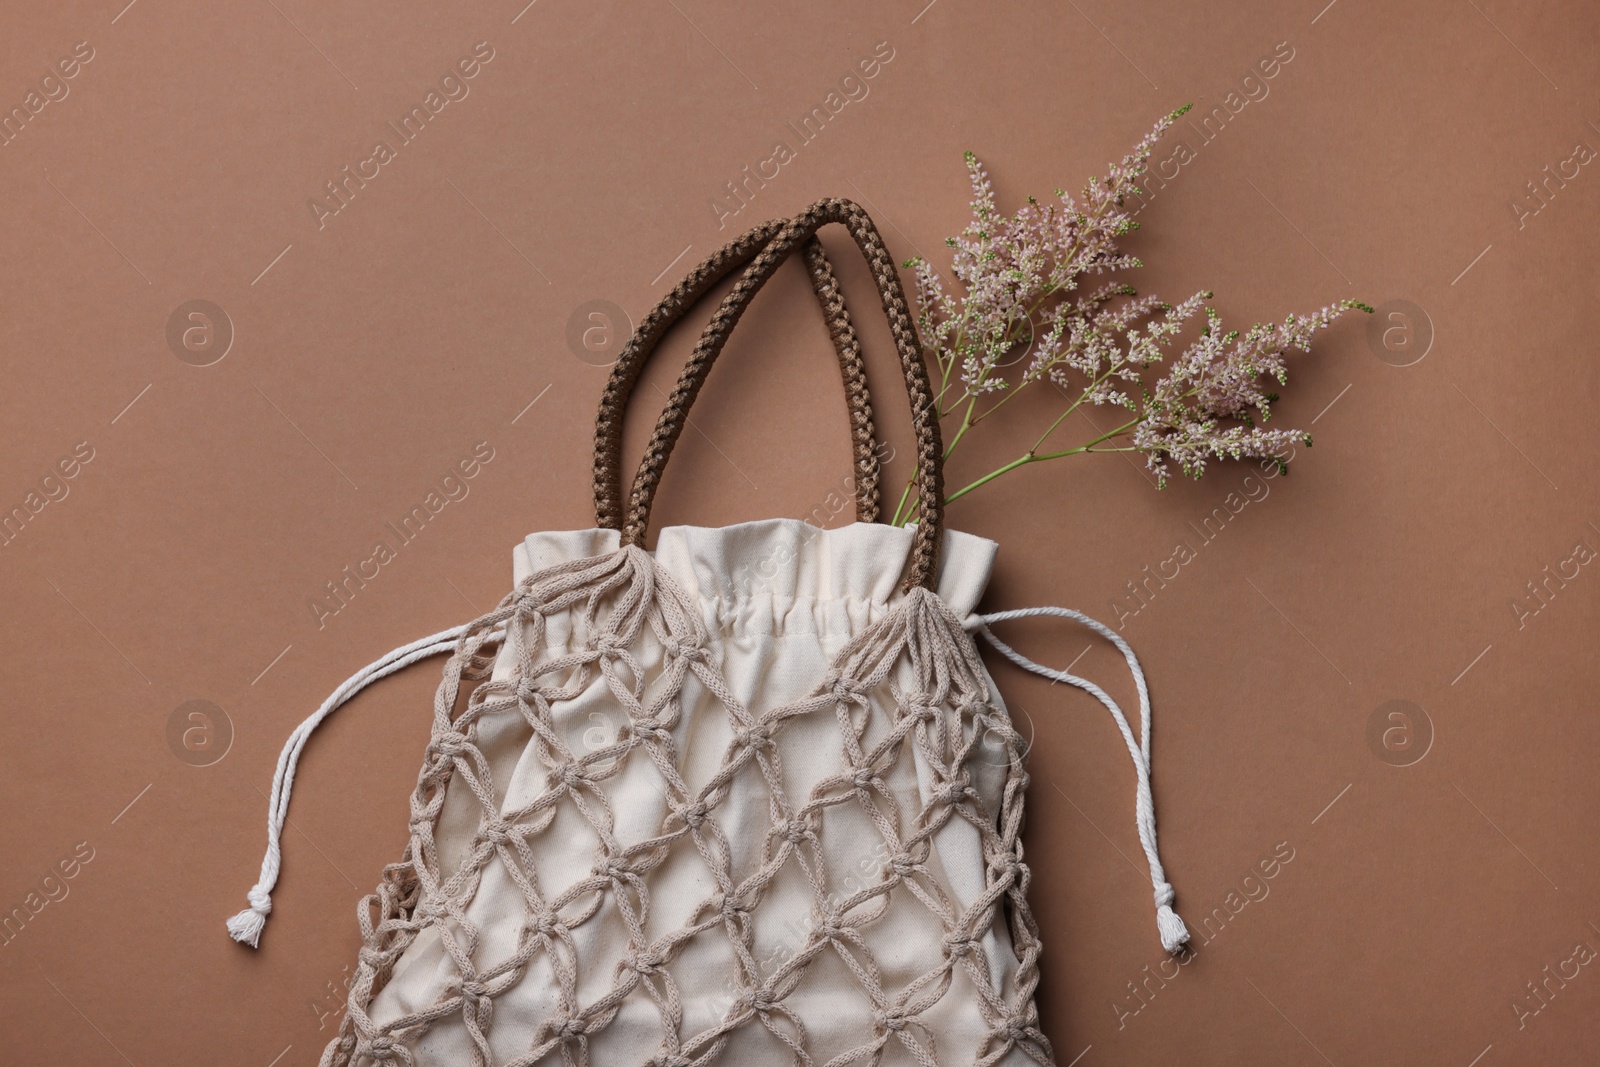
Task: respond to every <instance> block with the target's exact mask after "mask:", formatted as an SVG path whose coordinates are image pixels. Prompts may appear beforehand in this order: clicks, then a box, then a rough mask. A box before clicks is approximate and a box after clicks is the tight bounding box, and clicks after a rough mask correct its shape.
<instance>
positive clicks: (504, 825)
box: [478, 819, 516, 845]
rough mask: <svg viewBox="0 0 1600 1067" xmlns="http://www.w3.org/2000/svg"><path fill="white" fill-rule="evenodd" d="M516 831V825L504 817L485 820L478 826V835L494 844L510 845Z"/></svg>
mask: <svg viewBox="0 0 1600 1067" xmlns="http://www.w3.org/2000/svg"><path fill="white" fill-rule="evenodd" d="M515 833H516V827H514V826H512V825H511V824H510V823H508V822H506V821H505V820H504V819H494V820H491V821H487V822H484V823H483V824H482V825H480V826H479V827H478V837H479V838H481V839H482V840H484V841H487V842H489V843H490V844H492V845H508V844H510V843H511V838H512V837H513V836H514V834H515Z"/></svg>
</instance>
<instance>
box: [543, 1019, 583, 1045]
mask: <svg viewBox="0 0 1600 1067" xmlns="http://www.w3.org/2000/svg"><path fill="white" fill-rule="evenodd" d="M588 1032H589V1028H588V1026H587V1025H586V1024H585V1023H584V1021H583V1020H582V1019H574V1018H571V1017H570V1016H569V1017H568V1018H565V1019H562V1020H560V1021H558V1022H553V1023H551V1024H550V1033H551V1035H552V1036H554V1037H558V1038H560V1039H561V1040H563V1041H572V1040H574V1039H576V1038H580V1037H582V1036H583V1035H585V1034H587V1033H588Z"/></svg>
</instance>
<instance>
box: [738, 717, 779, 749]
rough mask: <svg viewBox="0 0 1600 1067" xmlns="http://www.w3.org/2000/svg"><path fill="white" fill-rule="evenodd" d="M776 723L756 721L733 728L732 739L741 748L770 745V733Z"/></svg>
mask: <svg viewBox="0 0 1600 1067" xmlns="http://www.w3.org/2000/svg"><path fill="white" fill-rule="evenodd" d="M775 726H776V724H775V723H771V722H758V723H755V724H754V725H753V726H749V727H745V728H742V729H739V730H735V731H734V734H733V739H734V742H735V743H736V744H738V745H739V746H740V747H741V748H767V747H770V746H771V745H772V733H773V730H774V728H775Z"/></svg>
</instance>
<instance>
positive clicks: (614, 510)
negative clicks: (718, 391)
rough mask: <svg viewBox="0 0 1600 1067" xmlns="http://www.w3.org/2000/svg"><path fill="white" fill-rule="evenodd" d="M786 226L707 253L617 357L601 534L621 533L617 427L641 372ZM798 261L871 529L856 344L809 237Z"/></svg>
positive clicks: (599, 458) (871, 482) (605, 433)
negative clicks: (691, 314)
mask: <svg viewBox="0 0 1600 1067" xmlns="http://www.w3.org/2000/svg"><path fill="white" fill-rule="evenodd" d="M785 225H787V220H785V219H773V220H770V221H768V222H763V223H761V224H760V225H758V226H756V227H754V228H753V229H751V230H750V231H749V232H747V233H745V234H742V235H740V236H739V237H735V238H734V239H733V240H732V241H729V242H728V243H727V244H725V245H723V246H722V247H721V248H719V249H717V251H715V252H713V253H712V254H711V255H710V256H708V257H707V258H706V260H705V261H704V262H703V263H701V264H700V265H699V266H698V267H696V268H695V269H694V270H692V271H690V272H689V273H688V275H686V276H685V277H684V279H683V280H682V281H681V282H679V283H678V284H677V285H676V286H675V287H674V288H673V290H672V291H671V292H670V293H668V294H667V295H666V296H664V297H662V298H661V302H660V303H659V304H657V305H656V306H655V308H654V309H653V310H651V312H650V313H649V314H648V315H646V316H645V317H644V320H643V321H642V322H640V323H639V328H638V329H637V330H635V331H634V334H633V336H632V337H631V338H629V340H628V343H627V345H626V346H625V347H624V348H623V350H622V354H621V355H620V356H618V357H617V362H616V364H615V365H614V366H613V367H612V368H611V377H610V378H609V379H608V380H607V382H606V388H605V392H604V393H602V394H601V397H600V413H599V415H598V416H597V417H596V419H595V433H594V510H595V520H596V524H597V525H598V526H600V527H601V528H602V529H609V530H620V529H622V521H623V517H624V515H623V508H622V420H623V415H624V413H625V411H626V408H627V404H628V398H629V396H630V395H631V394H632V392H633V389H634V386H635V385H636V384H637V383H638V380H639V375H640V374H641V372H642V371H643V370H644V365H645V364H646V363H647V362H649V360H650V357H651V356H652V355H653V354H654V353H655V349H656V346H657V345H658V344H659V343H660V341H661V338H662V337H663V336H665V335H666V333H667V331H668V330H669V329H671V328H672V326H673V324H675V323H676V322H677V321H678V320H679V319H681V318H683V316H684V315H685V314H686V313H687V312H688V311H689V309H690V308H692V307H693V306H694V305H695V304H696V303H697V302H698V301H699V300H700V298H701V297H703V296H704V295H705V294H706V293H708V292H710V291H711V289H712V288H713V287H715V286H716V285H717V283H718V282H720V281H722V280H723V279H724V278H726V277H727V276H728V275H729V274H732V273H733V272H734V271H735V270H737V269H738V268H740V267H743V266H744V265H745V264H747V263H749V262H750V260H751V258H752V257H754V256H755V254H756V253H757V252H758V251H760V250H761V248H762V247H763V246H765V245H766V244H767V243H768V242H769V241H771V240H772V238H773V237H774V236H776V235H777V234H778V233H779V232H780V231H782V230H783V228H784V226H785ZM804 253H805V262H806V269H807V273H808V274H809V276H810V278H811V288H812V290H813V291H814V292H815V293H816V294H817V300H818V302H819V303H820V304H821V305H822V314H823V318H824V319H825V320H826V322H827V325H828V334H829V336H830V337H831V338H832V339H833V346H834V349H835V351H836V352H837V353H838V356H839V370H840V373H841V375H842V377H843V379H844V388H845V400H846V403H847V405H848V408H849V414H850V437H851V443H852V449H853V451H854V454H855V458H854V464H855V487H856V519H857V521H860V522H877V521H878V492H879V474H880V472H879V463H878V451H877V433H876V430H875V428H874V426H873V422H872V394H871V393H870V392H869V391H868V389H867V372H866V367H865V365H864V364H863V363H862V359H861V341H860V339H859V338H858V337H857V335H856V327H855V323H854V322H852V321H851V319H850V312H849V310H848V308H846V307H845V302H844V294H843V293H842V292H841V291H840V289H839V279H838V277H837V276H836V275H835V274H834V273H833V264H831V263H830V262H828V256H827V253H825V252H824V251H823V250H822V242H820V241H818V240H817V239H816V238H815V237H814V236H813V237H811V238H809V239H807V240H806V242H805V246H804Z"/></svg>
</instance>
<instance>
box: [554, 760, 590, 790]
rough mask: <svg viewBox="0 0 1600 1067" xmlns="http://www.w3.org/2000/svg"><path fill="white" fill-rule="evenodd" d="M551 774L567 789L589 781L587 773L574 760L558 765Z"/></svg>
mask: <svg viewBox="0 0 1600 1067" xmlns="http://www.w3.org/2000/svg"><path fill="white" fill-rule="evenodd" d="M552 773H553V774H554V775H555V779H556V781H557V782H559V783H561V784H562V785H564V786H566V787H567V788H568V789H573V788H576V787H577V786H580V785H585V784H587V783H588V781H589V775H588V772H586V771H585V770H584V769H583V767H581V766H580V765H579V764H578V763H577V762H576V761H574V760H567V761H566V762H565V763H562V764H560V765H559V766H557V767H556V768H554V770H553V772H552Z"/></svg>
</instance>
